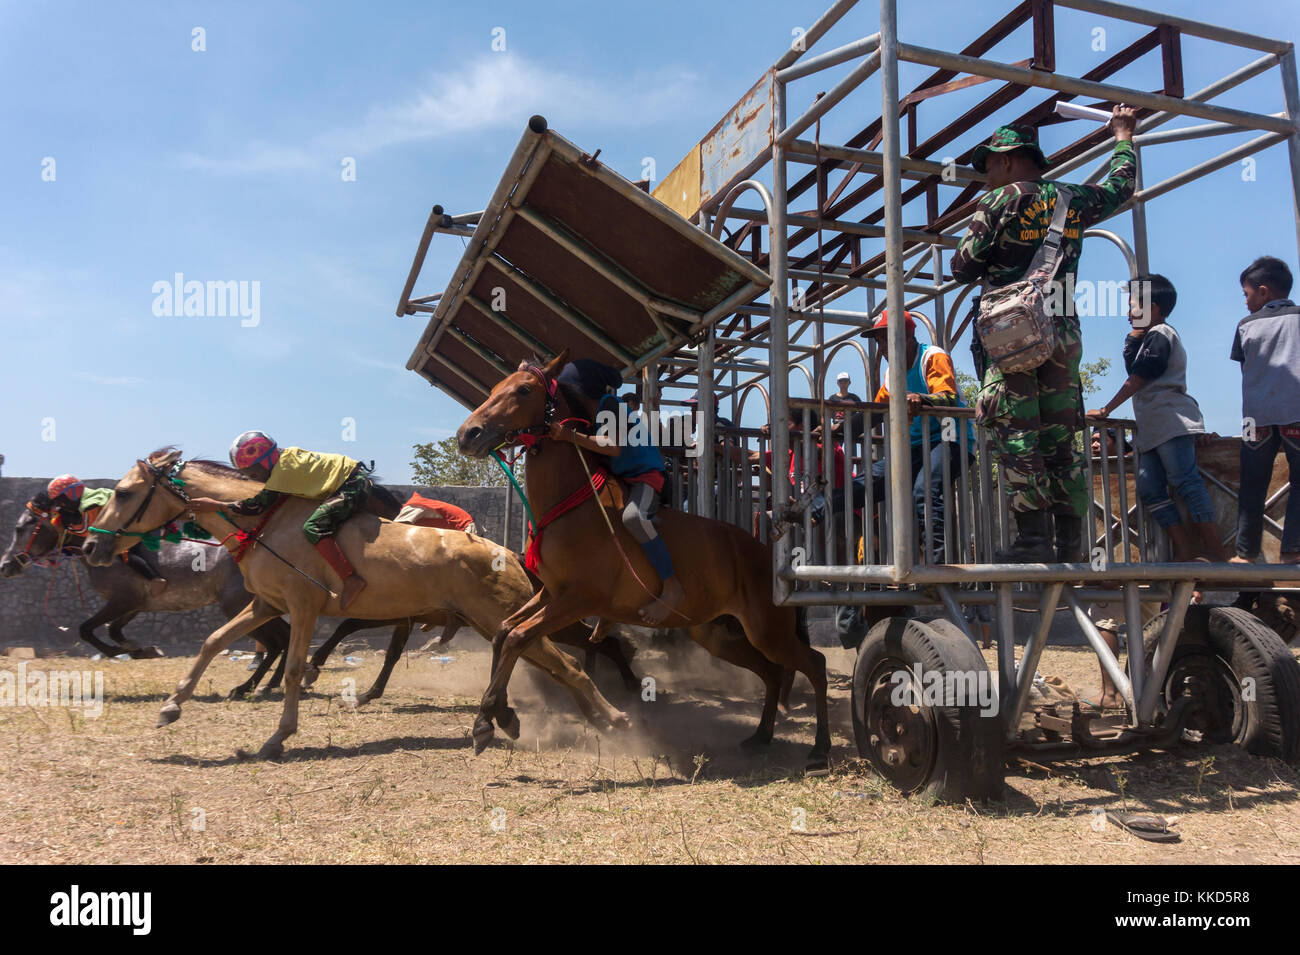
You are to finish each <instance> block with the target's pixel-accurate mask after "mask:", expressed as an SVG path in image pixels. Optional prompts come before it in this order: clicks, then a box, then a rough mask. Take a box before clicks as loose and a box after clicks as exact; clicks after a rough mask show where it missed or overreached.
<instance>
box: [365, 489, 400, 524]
mask: <svg viewBox="0 0 1300 955" xmlns="http://www.w3.org/2000/svg"><path fill="white" fill-rule="evenodd" d="M374 487H375V489H374V491H373V492H372V493H371V495H370V501H369V505H370V506H369V510H370V513H372V514H374V515H375V516H376V517H383V518H387V519H388V520H390V521H392V520H396V519H397V515H398V513H400V512H401V510H402V501H401V498H399V497H398V496H397V495H396V494H394V493H393V492H392V490H391V489H389V488H387V487H384V485H382V484H376V485H375V486H374Z"/></svg>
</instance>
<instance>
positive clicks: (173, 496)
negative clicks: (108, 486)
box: [81, 448, 187, 567]
mask: <svg viewBox="0 0 1300 955" xmlns="http://www.w3.org/2000/svg"><path fill="white" fill-rule="evenodd" d="M180 457H181V452H180V451H179V450H177V449H175V448H168V449H165V450H162V451H155V452H154V453H153V454H151V455H149V457H148V458H146V459H145V460H143V461H136V462H135V467H133V468H132V469H131V470H129V471H127V472H126V476H125V477H124V478H122V480H120V481H118V482H117V487H115V488H114V489H113V497H112V499H111V500H109V502H108V503H107V504H106V505H104V509H103V510H102V511H100V512H99V517H98V518H96V520H95V524H94V526H93V527H91V528H88V529H87V533H86V543H85V544H84V545H83V546H82V549H81V550H82V553H83V554H84V555H85V557H86V563H88V564H90V565H91V566H94V567H106V566H107V565H108V564H109V563H111V562H112V560H113V557H114V555H115V554H120V553H122V552H123V551H126V550H129V549H130V548H131V547H132V545H134V544H136V543H138V542H139V540H140V538H141V537H142V536H144V535H145V534H147V533H148V532H149V531H152V530H156V529H157V528H159V527H162V526H163V525H164V524H167V523H168V522H170V521H173V520H175V519H176V518H178V517H180V516H181V515H182V514H184V513H185V512H186V510H187V508H186V506H185V500H184V498H183V497H182V496H181V492H179V490H178V489H177V488H176V487H175V486H174V485H173V484H172V483H171V474H172V469H173V468H175V467H176V463H177V462H178V461H179V460H180Z"/></svg>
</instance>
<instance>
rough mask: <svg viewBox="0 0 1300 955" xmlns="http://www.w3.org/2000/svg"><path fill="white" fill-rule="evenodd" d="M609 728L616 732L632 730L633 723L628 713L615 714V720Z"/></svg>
mask: <svg viewBox="0 0 1300 955" xmlns="http://www.w3.org/2000/svg"><path fill="white" fill-rule="evenodd" d="M609 728H610V729H615V730H626V729H631V728H632V721H631V720H630V719H628V717H627V714H626V713H615V714H614V718H613V719H612V720H610V722H609Z"/></svg>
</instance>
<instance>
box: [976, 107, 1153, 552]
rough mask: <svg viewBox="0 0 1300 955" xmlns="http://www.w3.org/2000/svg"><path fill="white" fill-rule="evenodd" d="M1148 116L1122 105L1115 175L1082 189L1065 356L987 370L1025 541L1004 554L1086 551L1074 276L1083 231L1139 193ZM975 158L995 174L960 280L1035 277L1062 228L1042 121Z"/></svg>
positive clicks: (986, 406) (1066, 269) (1066, 270)
mask: <svg viewBox="0 0 1300 955" xmlns="http://www.w3.org/2000/svg"><path fill="white" fill-rule="evenodd" d="M1136 121H1137V116H1136V112H1135V111H1134V110H1133V109H1131V108H1129V107H1126V106H1116V107H1115V110H1114V112H1113V114H1112V116H1111V121H1110V126H1111V129H1112V130H1113V132H1114V133H1115V151H1114V153H1113V154H1112V156H1111V160H1110V169H1109V173H1108V175H1107V177H1106V180H1105V181H1104V182H1102V183H1101V184H1100V185H1096V186H1086V185H1085V186H1074V185H1072V186H1070V190H1071V192H1072V197H1071V199H1070V209H1069V212H1068V214H1067V216H1066V221H1065V234H1064V238H1063V241H1062V243H1061V257H1062V258H1061V265H1060V268H1059V269H1058V271H1057V273H1056V279H1055V282H1056V283H1057V285H1056V288H1055V289H1053V293H1054V294H1053V295H1051V296H1050V300H1051V301H1054V302H1059V303H1060V307H1058V308H1057V309H1056V321H1055V324H1056V336H1057V345H1056V350H1055V352H1053V354H1052V356H1051V357H1050V358H1049V359H1048V360H1047V361H1046V362H1044V363H1043V364H1042V365H1041V366H1039V367H1038V368H1035V369H1033V370H1032V371H1023V372H1015V373H1007V374H1004V373H1003V372H1002V371H1000V370H999V369H998V368H997V366H996V365H992V364H991V365H990V366H989V367H988V368H987V369H984V370H982V374H983V381H982V386H981V388H980V395H979V400H978V402H977V404H976V419H977V420H978V421H979V423H980V424H982V425H984V426H985V427H986V428H988V429H989V435H990V443H991V445H992V448H993V453H994V455H995V456H996V458H997V460H998V463H999V465H1000V467H1001V470H1002V474H1003V475H1004V477H1005V481H1006V490H1007V495H1008V497H1009V504H1010V508H1011V511H1012V513H1013V514H1014V515H1015V519H1016V540H1015V542H1014V543H1013V544H1012V546H1011V548H1010V549H1008V550H1003V551H998V552H997V553H996V555H995V557H996V559H997V560H999V561H1001V562H1016V563H1039V562H1049V561H1051V560H1052V559H1053V557H1055V559H1056V560H1058V561H1061V562H1067V561H1076V560H1079V559H1081V557H1082V553H1081V543H1082V542H1081V538H1082V531H1083V520H1082V518H1083V515H1084V513H1085V512H1086V511H1087V508H1088V488H1087V483H1086V478H1085V476H1084V473H1083V465H1082V461H1081V459H1080V457H1079V454H1078V452H1077V451H1076V450H1075V447H1074V436H1075V434H1076V432H1078V430H1079V429H1080V428H1081V427H1082V426H1083V395H1082V391H1081V389H1080V386H1079V358H1080V355H1081V354H1082V342H1081V335H1080V332H1079V319H1078V316H1077V315H1076V314H1075V310H1074V283H1075V276H1076V275H1077V273H1078V270H1079V251H1080V247H1081V246H1082V244H1083V231H1084V230H1085V229H1086V228H1088V227H1089V226H1091V225H1093V224H1094V223H1097V222H1100V221H1101V220H1102V219H1105V218H1107V217H1108V216H1110V215H1112V214H1113V213H1114V212H1115V210H1116V209H1118V208H1119V207H1120V206H1121V205H1123V204H1124V203H1125V202H1126V201H1127V200H1128V198H1129V197H1130V196H1132V195H1133V185H1134V181H1135V179H1136V175H1137V159H1136V155H1135V153H1134V151H1133V142H1132V139H1133V128H1134V126H1135V124H1136ZM971 165H972V166H974V167H975V169H976V171H977V172H982V173H987V175H988V187H989V191H988V193H987V194H986V195H985V196H984V198H983V199H981V200H980V202H979V205H978V206H977V208H976V210H975V216H974V218H973V219H972V220H971V224H970V228H969V229H968V230H967V232H966V235H965V236H963V237H962V240H961V246H960V247H959V248H958V250H957V252H956V253H955V254H954V255H953V258H952V274H953V278H955V279H957V280H958V281H959V282H964V283H970V282H983V284H984V286H985V287H986V288H999V287H1001V286H1004V285H1009V284H1010V283H1012V282H1017V281H1020V280H1021V279H1023V278H1024V277H1025V272H1026V271H1027V270H1028V267H1029V264H1030V262H1031V260H1032V259H1033V258H1034V253H1035V252H1036V251H1037V250H1038V247H1039V246H1040V245H1041V244H1042V242H1043V239H1044V238H1046V236H1047V232H1048V227H1049V226H1050V225H1051V221H1052V213H1053V211H1054V210H1055V205H1056V197H1057V190H1056V184H1055V183H1052V182H1047V181H1045V180H1044V179H1043V171H1044V170H1045V169H1047V167H1048V166H1049V165H1050V163H1049V161H1048V160H1047V158H1046V157H1045V156H1044V155H1043V151H1042V149H1041V148H1039V145H1038V131H1037V129H1035V128H1034V127H1033V126H1028V125H1013V126H1003V127H1000V128H999V129H998V130H997V131H996V132H995V133H994V134H993V137H992V139H990V140H989V142H988V143H987V144H985V145H982V146H979V147H978V148H977V149H976V150H975V152H974V155H973V156H972V158H971ZM1053 523H1054V524H1055V538H1054V541H1055V547H1053Z"/></svg>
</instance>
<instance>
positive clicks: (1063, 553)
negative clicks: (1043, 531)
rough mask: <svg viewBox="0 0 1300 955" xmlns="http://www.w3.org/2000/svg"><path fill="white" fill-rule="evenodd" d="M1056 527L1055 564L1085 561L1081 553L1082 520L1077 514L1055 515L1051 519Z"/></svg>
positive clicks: (1084, 555)
mask: <svg viewBox="0 0 1300 955" xmlns="http://www.w3.org/2000/svg"><path fill="white" fill-rule="evenodd" d="M1052 521H1053V523H1054V524H1055V525H1056V562H1057V563H1058V564H1076V563H1078V562H1079V561H1081V560H1086V559H1087V555H1086V554H1084V552H1083V518H1082V517H1080V516H1079V515H1078V514H1056V515H1054V516H1053V518H1052Z"/></svg>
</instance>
